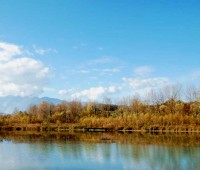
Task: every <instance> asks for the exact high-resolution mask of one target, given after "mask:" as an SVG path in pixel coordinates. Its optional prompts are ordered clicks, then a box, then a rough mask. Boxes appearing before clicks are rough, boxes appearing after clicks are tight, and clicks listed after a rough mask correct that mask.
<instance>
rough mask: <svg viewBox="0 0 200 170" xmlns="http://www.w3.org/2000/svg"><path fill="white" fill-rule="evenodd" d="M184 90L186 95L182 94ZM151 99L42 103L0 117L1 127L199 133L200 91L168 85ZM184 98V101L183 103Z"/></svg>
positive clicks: (151, 96)
mask: <svg viewBox="0 0 200 170" xmlns="http://www.w3.org/2000/svg"><path fill="white" fill-rule="evenodd" d="M182 91H184V94H183V93H182ZM147 97H148V99H146V100H142V99H141V98H140V97H139V96H138V95H137V96H133V97H127V98H124V99H122V100H121V102H119V104H117V105H115V104H112V102H111V100H110V99H108V98H105V100H104V102H103V103H95V102H90V103H84V104H83V103H82V102H80V101H78V100H73V101H70V102H67V101H64V102H61V103H60V104H57V105H54V104H51V103H46V102H42V103H41V104H40V105H38V106H37V105H32V106H30V108H29V109H28V110H27V111H16V112H14V113H13V114H9V115H0V125H1V126H4V125H11V124H37V125H38V124H42V125H47V124H56V125H61V124H76V125H77V126H78V127H80V128H108V129H110V130H113V131H114V130H148V131H153V130H154V131H155V130H161V131H200V89H197V88H195V87H192V86H190V87H188V88H187V89H185V90H182V89H181V87H180V86H178V85H176V86H170V87H169V86H168V87H164V88H162V89H160V90H156V91H155V90H151V91H150V92H149V93H148V94H147ZM181 99H185V101H184V100H181Z"/></svg>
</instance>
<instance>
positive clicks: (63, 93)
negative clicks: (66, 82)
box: [58, 89, 72, 96]
mask: <svg viewBox="0 0 200 170" xmlns="http://www.w3.org/2000/svg"><path fill="white" fill-rule="evenodd" d="M70 93H72V90H66V89H62V90H59V91H58V94H59V95H61V96H64V95H67V94H70Z"/></svg>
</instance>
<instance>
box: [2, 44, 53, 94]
mask: <svg viewBox="0 0 200 170" xmlns="http://www.w3.org/2000/svg"><path fill="white" fill-rule="evenodd" d="M26 55H27V53H26V52H25V50H24V49H23V47H20V46H18V45H15V44H9V43H5V42H0V75H1V79H0V96H7V95H14V96H38V95H39V94H40V93H42V92H43V88H44V87H45V85H47V83H48V76H49V68H48V67H45V66H44V65H43V63H42V62H40V61H38V60H35V59H32V58H30V57H29V56H26Z"/></svg>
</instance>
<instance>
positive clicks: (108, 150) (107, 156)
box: [0, 141, 200, 170]
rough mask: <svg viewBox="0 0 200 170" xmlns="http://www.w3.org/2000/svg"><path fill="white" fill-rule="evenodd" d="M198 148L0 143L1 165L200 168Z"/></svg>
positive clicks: (145, 168)
mask: <svg viewBox="0 0 200 170" xmlns="http://www.w3.org/2000/svg"><path fill="white" fill-rule="evenodd" d="M199 160H200V148H192V147H186V148H184V147H167V146H158V145H131V144H126V145H125V144H119V143H83V142H67V143H61V144H60V143H59V144H57V143H31V144H29V143H17V144H16V143H12V142H11V141H3V142H1V143H0V169H6V170H7V169H8V170H10V169H11V170H12V169H19V170H23V169H28V170H29V169H30V170H31V169H70V170H73V169H78V170H87V169H94V170H95V169H98V170H99V169H100V170H101V169H102V170H103V169H108V170H110V169H115V170H118V169H119V170H121V169H124V170H126V169H127V170H129V169H131V170H132V169H139V170H148V169H158V170H160V169H185V170H186V169H191V170H192V169H200V163H199Z"/></svg>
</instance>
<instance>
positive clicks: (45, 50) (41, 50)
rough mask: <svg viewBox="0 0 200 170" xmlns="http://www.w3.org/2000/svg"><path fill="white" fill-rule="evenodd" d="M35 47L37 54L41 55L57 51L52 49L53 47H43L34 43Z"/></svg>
mask: <svg viewBox="0 0 200 170" xmlns="http://www.w3.org/2000/svg"><path fill="white" fill-rule="evenodd" d="M33 49H34V51H35V53H36V54H39V55H45V54H47V53H51V52H53V53H57V50H55V49H52V48H41V47H37V46H36V45H33Z"/></svg>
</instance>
